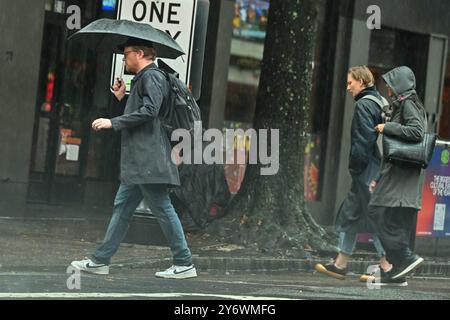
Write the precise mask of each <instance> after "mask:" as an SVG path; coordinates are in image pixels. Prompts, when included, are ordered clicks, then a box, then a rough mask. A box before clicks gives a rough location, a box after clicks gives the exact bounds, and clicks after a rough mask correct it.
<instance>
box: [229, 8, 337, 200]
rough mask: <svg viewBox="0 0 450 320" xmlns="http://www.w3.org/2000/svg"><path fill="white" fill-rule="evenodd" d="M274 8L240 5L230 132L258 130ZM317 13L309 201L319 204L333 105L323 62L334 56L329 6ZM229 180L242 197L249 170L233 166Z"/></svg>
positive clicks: (242, 145) (233, 56) (243, 145)
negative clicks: (327, 41)
mask: <svg viewBox="0 0 450 320" xmlns="http://www.w3.org/2000/svg"><path fill="white" fill-rule="evenodd" d="M269 6H270V4H269V1H268V0H236V3H235V12H234V19H233V39H232V43H231V58H230V67H229V73H228V93H227V101H226V108H225V123H224V128H231V129H243V130H246V129H248V128H251V127H252V125H253V118H254V114H255V106H256V96H257V92H258V85H259V79H260V74H261V61H262V59H263V52H264V41H265V37H266V29H267V19H268V11H269ZM317 8H318V15H317V22H318V26H317V27H318V28H317V32H318V35H317V38H316V44H317V46H316V48H315V54H314V66H315V68H314V81H313V90H312V94H311V106H310V123H311V127H310V129H311V133H310V136H309V137H310V139H309V142H308V144H307V146H306V149H305V168H304V172H305V198H306V200H307V201H317V200H319V198H320V189H321V176H322V174H323V173H322V172H321V171H320V168H321V167H322V163H321V161H322V162H323V160H324V158H325V157H324V150H325V143H323V142H324V137H326V133H327V128H328V118H327V114H328V109H327V108H329V104H327V103H326V102H325V101H324V100H323V96H324V94H323V87H324V86H326V85H327V84H326V83H321V82H320V81H319V79H320V77H321V76H322V75H323V74H322V73H323V72H325V71H327V70H325V68H326V67H327V64H326V62H323V61H322V59H324V58H323V57H324V56H326V55H328V51H327V50H328V48H324V47H323V45H322V42H323V37H324V34H325V33H324V29H325V27H326V23H325V8H326V1H324V0H320V1H317ZM248 143H251V142H250V141H249V140H247V143H245V142H243V141H237V143H236V144H235V147H236V148H239V147H240V148H247V150H248V149H249V146H248ZM226 174H227V179H228V183H229V185H230V190H231V192H232V193H236V192H237V191H238V190H239V188H240V184H241V182H242V179H243V177H244V174H245V165H238V164H235V165H227V166H226Z"/></svg>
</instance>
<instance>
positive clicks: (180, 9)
mask: <svg viewBox="0 0 450 320" xmlns="http://www.w3.org/2000/svg"><path fill="white" fill-rule="evenodd" d="M196 10H197V0H120V2H119V5H118V8H117V19H118V20H130V21H135V22H139V23H148V24H150V25H151V26H152V27H154V28H157V29H160V30H162V31H165V32H167V33H168V34H169V35H171V36H172V38H174V39H175V41H176V42H177V43H178V44H179V45H180V47H181V48H182V49H183V51H184V52H185V53H186V55H183V56H181V57H178V58H177V59H161V60H163V62H164V63H166V64H167V65H168V66H169V67H170V68H172V69H173V70H175V71H176V72H177V73H179V75H180V79H181V80H183V81H184V82H185V83H186V84H188V83H189V76H190V68H191V60H192V48H193V43H194V29H195V16H196ZM122 59H123V55H120V54H115V55H114V57H113V66H112V74H111V83H113V82H114V79H115V78H116V77H123V79H124V81H125V83H126V84H127V92H129V89H130V83H131V80H132V79H133V77H134V75H130V74H126V73H125V74H124V71H123V61H122ZM158 59H159V58H158ZM122 75H123V76H122Z"/></svg>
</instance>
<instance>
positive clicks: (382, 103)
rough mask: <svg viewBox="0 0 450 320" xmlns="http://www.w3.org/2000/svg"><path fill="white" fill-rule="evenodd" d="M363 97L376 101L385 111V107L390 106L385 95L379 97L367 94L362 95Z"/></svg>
mask: <svg viewBox="0 0 450 320" xmlns="http://www.w3.org/2000/svg"><path fill="white" fill-rule="evenodd" d="M361 99H366V100H371V101H373V102H375V103H376V104H377V105H378V106H379V107H380V109H381V110H382V111H384V108H385V107H386V106H389V102H388V101H387V100H386V98H385V97H381V99H378V98H377V97H375V96H373V95H367V96H364V97H362V98H361Z"/></svg>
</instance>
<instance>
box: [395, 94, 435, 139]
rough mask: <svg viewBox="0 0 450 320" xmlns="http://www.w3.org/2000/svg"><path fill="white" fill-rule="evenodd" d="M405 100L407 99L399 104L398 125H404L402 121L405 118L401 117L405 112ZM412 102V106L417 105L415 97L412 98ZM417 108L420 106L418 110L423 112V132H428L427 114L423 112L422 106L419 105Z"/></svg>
mask: <svg viewBox="0 0 450 320" xmlns="http://www.w3.org/2000/svg"><path fill="white" fill-rule="evenodd" d="M406 100H408V98H406V99H405V100H403V101H402V102H401V104H400V124H401V125H404V120H405V118H404V117H403V113H404V112H405V104H406ZM411 100H412V102H413V103H414V104H416V105H417V96H416V95H414V98H413V99H411ZM419 106H420V108H421V109H422V111H423V114H424V116H425V128H424V129H425V130H424V131H425V132H427V131H428V116H427V112H426V111H425V107H424V106H423V105H422V104H419Z"/></svg>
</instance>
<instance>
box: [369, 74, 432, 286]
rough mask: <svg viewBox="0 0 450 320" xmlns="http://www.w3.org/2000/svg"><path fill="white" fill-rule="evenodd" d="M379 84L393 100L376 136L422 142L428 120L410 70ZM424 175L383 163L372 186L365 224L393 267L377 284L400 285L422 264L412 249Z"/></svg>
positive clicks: (415, 168) (417, 168) (387, 76)
mask: <svg viewBox="0 0 450 320" xmlns="http://www.w3.org/2000/svg"><path fill="white" fill-rule="evenodd" d="M383 79H384V81H385V82H386V84H387V87H388V94H389V96H390V97H391V98H392V99H393V100H394V101H393V114H392V120H391V121H390V122H387V123H385V124H378V125H377V126H376V130H377V132H379V133H381V134H384V135H389V136H394V137H397V138H399V139H401V140H404V141H410V142H420V141H421V140H422V139H423V137H424V134H425V132H426V130H427V121H426V111H425V109H424V106H423V104H422V102H421V101H420V99H419V97H418V95H417V92H416V90H415V88H416V78H415V76H414V73H413V71H412V70H411V69H410V68H408V67H406V66H402V67H398V68H395V69H393V70H392V71H390V72H388V73H386V74H385V75H383ZM424 173H425V171H424V170H423V169H422V168H421V167H414V166H407V165H405V164H402V163H391V162H387V161H385V160H383V161H382V165H381V170H380V174H379V176H378V177H377V179H375V180H374V181H372V183H371V190H373V193H372V197H371V200H370V204H369V206H370V207H369V221H370V223H371V225H372V226H373V228H374V230H375V233H376V234H377V235H378V237H379V238H380V240H381V243H382V244H383V247H384V248H385V250H386V257H387V259H388V260H389V261H390V262H391V263H392V265H393V266H392V268H391V269H390V270H381V274H380V277H379V278H380V279H378V281H380V283H381V284H383V283H391V282H396V281H397V282H398V281H402V280H403V279H404V278H405V276H406V275H407V274H409V273H411V272H412V271H413V270H415V269H416V268H417V267H418V266H419V265H420V264H421V263H422V262H423V258H421V257H419V256H418V255H416V254H414V253H413V250H414V239H415V234H416V222H417V213H418V210H420V209H421V204H422V187H423V183H424ZM385 271H387V272H385Z"/></svg>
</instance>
